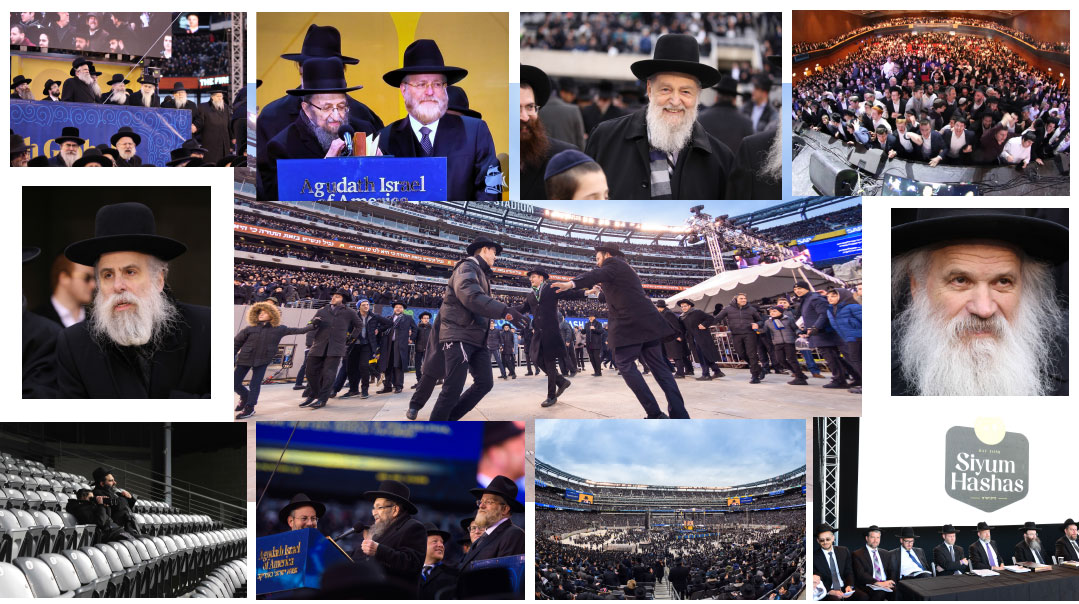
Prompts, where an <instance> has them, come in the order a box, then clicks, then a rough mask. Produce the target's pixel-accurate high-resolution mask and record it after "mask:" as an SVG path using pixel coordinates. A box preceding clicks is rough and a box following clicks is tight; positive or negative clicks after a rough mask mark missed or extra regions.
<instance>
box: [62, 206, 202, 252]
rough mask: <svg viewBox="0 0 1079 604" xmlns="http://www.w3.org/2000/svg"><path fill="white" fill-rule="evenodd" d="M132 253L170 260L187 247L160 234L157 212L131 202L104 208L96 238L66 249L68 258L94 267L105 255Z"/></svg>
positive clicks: (79, 242)
mask: <svg viewBox="0 0 1079 604" xmlns="http://www.w3.org/2000/svg"><path fill="white" fill-rule="evenodd" d="M121 251H132V252H142V253H144V254H150V255H152V256H156V257H158V258H160V259H161V260H165V261H169V260H172V259H173V258H175V257H177V256H179V255H180V254H183V253H184V252H186V251H187V246H186V245H184V244H182V243H180V242H179V241H176V240H175V239H171V238H169V237H162V236H161V235H158V234H157V224H156V223H155V221H154V213H153V211H151V210H150V208H148V207H146V206H145V205H143V204H141V203H138V202H135V201H129V202H125V203H114V204H110V205H107V206H102V207H101V209H100V210H98V211H97V218H96V220H95V221H94V236H93V237H92V238H90V239H84V240H82V241H77V242H75V243H72V244H71V245H69V246H67V249H65V250H64V255H65V256H67V259H68V260H70V261H72V262H75V263H78V264H85V265H86V266H94V264H96V263H97V260H98V258H100V257H101V255H102V254H107V253H109V252H121Z"/></svg>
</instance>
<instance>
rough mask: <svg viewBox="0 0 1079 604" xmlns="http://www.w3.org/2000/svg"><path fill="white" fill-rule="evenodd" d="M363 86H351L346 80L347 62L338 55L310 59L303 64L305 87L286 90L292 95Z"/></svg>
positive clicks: (352, 88)
mask: <svg viewBox="0 0 1079 604" xmlns="http://www.w3.org/2000/svg"><path fill="white" fill-rule="evenodd" d="M361 88H363V86H349V85H348V82H346V81H345V64H344V63H342V62H341V59H339V58H337V57H325V58H315V59H308V60H306V61H304V64H303V88H293V89H291V90H286V91H285V92H287V93H288V94H291V95H292V96H305V95H308V94H332V93H342V94H343V93H345V92H351V91H353V90H359V89H361Z"/></svg>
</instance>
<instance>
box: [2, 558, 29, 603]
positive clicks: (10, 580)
mask: <svg viewBox="0 0 1079 604" xmlns="http://www.w3.org/2000/svg"><path fill="white" fill-rule="evenodd" d="M32 597H34V592H33V590H31V589H30V582H29V581H27V580H26V576H25V575H23V574H22V571H21V570H19V567H17V566H15V565H14V564H11V563H10V562H0V600H6V599H8V598H32Z"/></svg>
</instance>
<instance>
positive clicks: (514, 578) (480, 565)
mask: <svg viewBox="0 0 1079 604" xmlns="http://www.w3.org/2000/svg"><path fill="white" fill-rule="evenodd" d="M490 568H504V569H506V572H508V573H509V579H510V584H511V585H512V586H513V591H515V592H518V593H520V594H521V595H522V596H523V595H524V587H525V581H524V574H525V557H524V556H523V555H520V556H503V557H501V558H488V559H487V560H476V561H474V562H472V563H470V564H469V565H468V569H467V570H466V571H465V572H466V573H468V572H475V571H478V570H483V569H490Z"/></svg>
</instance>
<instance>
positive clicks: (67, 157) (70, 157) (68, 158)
mask: <svg viewBox="0 0 1079 604" xmlns="http://www.w3.org/2000/svg"><path fill="white" fill-rule="evenodd" d="M60 159H62V160H64V163H65V164H67V167H69V168H70V167H71V164H73V163H75V162H76V161H78V160H79V154H78V153H77V152H76V153H70V154H69V153H64V152H61V153H60Z"/></svg>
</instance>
